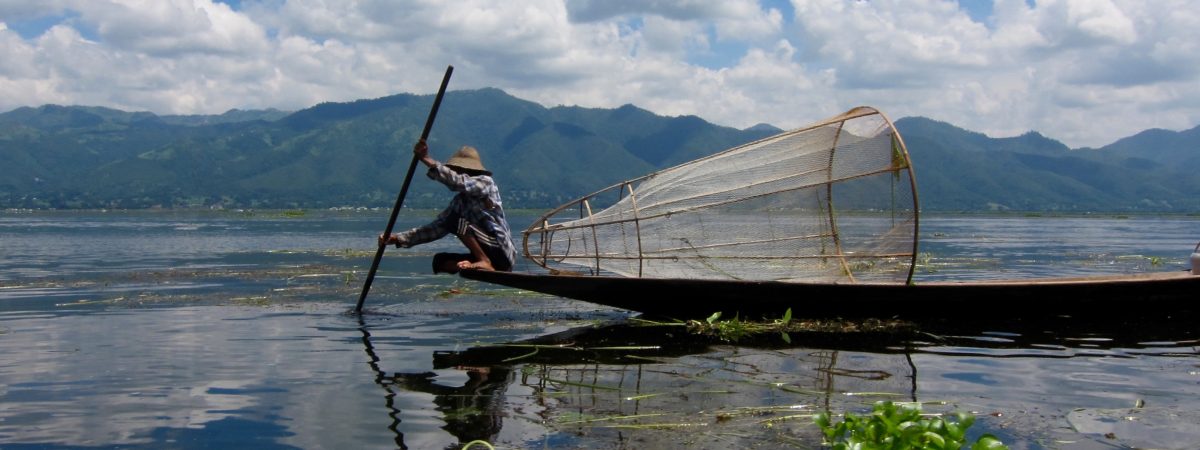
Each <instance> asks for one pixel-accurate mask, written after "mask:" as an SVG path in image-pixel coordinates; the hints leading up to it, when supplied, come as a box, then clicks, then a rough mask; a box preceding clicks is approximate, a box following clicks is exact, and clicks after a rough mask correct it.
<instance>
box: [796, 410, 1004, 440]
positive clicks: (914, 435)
mask: <svg viewBox="0 0 1200 450" xmlns="http://www.w3.org/2000/svg"><path fill="white" fill-rule="evenodd" d="M955 419H956V420H946V419H943V418H941V417H924V416H922V415H921V409H920V404H919V403H918V404H916V407H915V408H909V407H905V406H900V405H897V404H895V403H892V402H890V401H881V402H876V403H875V406H874V407H873V408H872V411H871V414H870V415H868V416H865V417H859V416H857V415H854V414H851V413H846V414H845V417H844V418H843V420H842V421H841V422H839V423H836V424H834V423H831V422H830V420H829V413H821V414H817V416H816V417H814V418H813V421H814V422H815V423H816V424H817V426H819V427H821V432H822V433H823V434H824V435H825V441H826V444H828V445H829V446H830V447H831V448H832V449H834V450H850V449H855V450H885V449H886V450H908V449H912V450H918V449H922V450H924V449H931V450H959V449H962V448H963V446H964V445H966V433H967V428H970V427H971V425H972V424H973V423H974V422H975V417H974V416H972V415H970V414H965V413H957V414H955ZM970 449H971V450H1001V449H1003V450H1008V446H1006V445H1004V443H1002V442H1000V440H999V439H997V438H996V437H995V436H992V435H991V434H984V435H983V436H980V437H979V439H978V440H976V441H975V443H974V444H971V446H970Z"/></svg>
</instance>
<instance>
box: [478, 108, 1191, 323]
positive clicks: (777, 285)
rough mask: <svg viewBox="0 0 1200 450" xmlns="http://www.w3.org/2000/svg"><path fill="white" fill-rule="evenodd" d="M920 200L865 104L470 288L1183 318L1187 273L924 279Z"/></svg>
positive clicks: (576, 228) (762, 305) (666, 305)
mask: <svg viewBox="0 0 1200 450" xmlns="http://www.w3.org/2000/svg"><path fill="white" fill-rule="evenodd" d="M918 212H919V204H918V201H917V189H916V180H915V177H914V175H913V170H912V166H911V162H910V160H909V156H908V151H907V149H906V148H905V146H904V142H903V140H902V139H901V137H900V134H899V132H897V131H896V129H895V127H894V126H893V125H892V123H891V121H890V120H888V119H887V118H886V117H884V115H883V114H882V113H880V112H879V111H877V110H875V109H872V108H867V107H860V108H855V109H852V110H850V111H847V112H846V113H843V114H841V115H838V116H836V117H832V118H830V119H827V120H824V121H821V122H819V123H816V124H814V125H811V126H808V127H804V128H801V129H798V130H793V131H788V132H785V133H781V134H779V135H776V136H772V137H769V138H766V139H763V140H760V141H756V142H752V143H749V144H745V145H742V146H739V147H735V148H733V149H729V150H726V151H723V152H720V153H717V154H714V155H711V156H708V157H704V158H700V159H697V160H694V161H691V162H687V163H684V164H681V165H678V166H675V167H672V168H669V169H665V170H662V171H659V172H655V173H652V174H650V175H647V176H644V177H641V178H636V179H633V180H629V181H625V182H622V183H618V184H616V185H613V186H611V187H609V188H606V189H603V190H600V191H598V192H596V193H593V194H590V195H587V196H585V197H583V198H580V199H578V200H575V201H572V202H569V203H567V204H566V205H563V206H561V207H559V208H556V209H554V210H552V211H550V212H549V213H547V214H545V215H544V216H542V217H541V218H539V219H538V220H536V221H535V222H534V223H533V225H531V226H530V227H529V228H528V229H526V230H524V232H523V235H524V239H523V249H524V254H525V256H526V257H527V258H529V259H530V260H531V261H533V262H534V263H535V264H537V265H538V266H540V267H541V268H544V269H545V270H546V271H545V272H543V273H497V272H478V271H464V272H462V276H464V277H466V278H470V279H474V280H479V281H485V282H489V283H495V284H501V285H506V286H510V287H516V288H520V289H526V290H531V291H537V292H543V293H548V294H553V295H558V296H562V297H567V298H572V299H578V300H584V301H588V302H592V303H597V304H603V305H608V306H614V307H619V308H624V309H629V310H633V311H639V312H643V313H650V314H655V315H666V316H675V317H682V316H703V315H708V314H711V313H713V312H716V311H722V312H724V313H726V314H729V315H732V314H733V313H740V314H742V315H743V316H745V315H757V314H771V315H779V314H782V313H783V312H784V311H785V310H786V309H788V308H791V309H792V311H793V314H796V315H801V316H807V317H818V316H840V317H860V316H876V317H893V316H900V317H904V318H918V317H947V316H957V315H964V314H975V313H976V311H975V310H974V309H973V307H968V306H967V305H968V304H970V305H976V304H978V303H968V302H978V301H1002V303H990V304H1002V305H1004V306H1003V307H1002V308H997V309H990V310H988V311H986V313H987V314H991V315H1005V314H1015V315H1028V314H1033V313H1036V314H1049V315H1054V314H1072V315H1086V314H1111V313H1113V312H1117V313H1119V314H1125V313H1127V312H1128V310H1129V307H1130V305H1131V304H1136V305H1137V306H1136V307H1137V308H1138V309H1139V310H1147V309H1149V310H1154V311H1158V312H1161V311H1175V310H1176V309H1177V308H1180V307H1184V306H1185V305H1182V304H1181V303H1183V301H1184V300H1190V299H1192V298H1194V297H1195V296H1196V293H1197V292H1200V276H1192V275H1190V274H1188V273H1187V272H1175V273H1144V274H1134V275H1107V276H1100V277H1074V278H1055V279H1023V280H1001V281H962V282H932V283H918V282H914V281H913V270H914V267H915V266H916V262H917V261H916V259H917V258H916V256H917V236H918V216H919V213H918Z"/></svg>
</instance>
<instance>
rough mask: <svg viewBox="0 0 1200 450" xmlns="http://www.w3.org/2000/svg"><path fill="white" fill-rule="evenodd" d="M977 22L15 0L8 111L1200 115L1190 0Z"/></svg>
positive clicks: (655, 8)
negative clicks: (405, 100) (372, 105)
mask: <svg viewBox="0 0 1200 450" xmlns="http://www.w3.org/2000/svg"><path fill="white" fill-rule="evenodd" d="M785 11H786V12H785ZM985 15H986V14H985ZM972 17H975V19H972ZM979 17H981V16H980V15H979V14H974V15H969V14H968V13H967V11H966V10H965V9H964V8H962V7H961V6H960V5H959V4H958V3H957V2H954V1H948V0H909V1H900V0H873V1H870V2H861V1H825V0H821V1H817V0H792V1H791V4H790V5H781V4H779V3H778V1H776V0H770V1H768V0H763V1H762V2H761V3H760V2H759V1H756V0H730V1H724V2H709V1H697V0H654V1H648V2H647V1H626V0H607V1H604V0H533V1H527V2H508V1H497V0H461V1H457V2H453V3H445V2H438V1H433V0H403V1H388V0H359V1H355V2H333V1H326V0H243V1H242V2H240V5H239V6H237V7H230V6H229V5H227V4H225V3H222V2H219V1H217V0H47V1H43V2H16V1H7V0H0V60H3V61H4V64H0V111H6V110H9V109H12V108H15V107H18V106H25V105H39V104H43V103H66V104H93V105H103V106H111V107H117V108H122V109H130V110H150V111H154V112H158V113H220V112H223V111H225V110H227V109H230V108H243V109H245V108H267V107H274V108H282V109H299V108H304V107H308V106H311V105H313V104H315V103H319V102H324V101H348V100H354V99H359V98H374V97H379V96H384V95H390V94H395V93H399V92H414V93H429V92H432V91H433V90H434V89H435V88H436V85H437V83H436V82H437V80H439V79H440V75H441V72H442V70H443V69H444V68H445V66H446V65H447V64H453V65H455V66H456V68H458V70H457V71H456V74H455V80H454V82H453V83H452V89H469V88H479V87H498V88H501V89H504V90H506V91H508V92H510V93H512V94H514V95H517V96H520V97H523V98H527V99H530V100H533V101H537V102H541V103H543V104H546V105H547V106H554V105H559V104H564V105H582V106H590V107H615V106H619V105H621V104H624V103H633V104H636V105H638V106H641V107H644V108H647V109H650V110H652V111H654V112H657V113H660V114H668V115H682V114H692V115H698V116H700V117H703V118H705V119H707V120H709V121H713V122H716V123H719V124H724V125H730V126H736V127H745V126H750V125H753V124H756V123H760V122H767V123H772V124H774V125H777V126H781V127H785V128H786V127H793V126H799V125H803V124H805V123H807V122H810V121H812V120H816V119H819V118H822V117H825V116H828V115H831V114H835V113H837V112H841V111H843V110H845V109H848V108H850V107H853V106H857V105H872V106H877V107H880V108H881V109H882V110H883V111H885V112H887V113H888V114H889V115H891V116H892V117H893V118H898V117H902V116H907V115H921V116H927V117H932V118H935V119H940V120H946V121H949V122H951V123H954V124H956V125H959V126H963V127H966V128H970V129H974V130H978V131H983V132H986V133H989V134H992V135H997V136H1006V135H1014V134H1020V133H1023V132H1025V131H1028V130H1038V131H1041V132H1042V133H1043V134H1046V135H1048V136H1051V137H1054V138H1057V139H1061V140H1063V141H1065V142H1066V143H1067V144H1068V145H1072V146H1083V145H1090V146H1095V145H1103V144H1106V143H1108V142H1111V141H1113V140H1115V139H1118V138H1120V137H1124V136H1127V135H1129V134H1132V133H1135V132H1137V131H1140V130H1142V129H1145V128H1151V127H1161V128H1170V129H1183V128H1190V127H1192V126H1195V125H1196V123H1197V121H1200V107H1197V106H1196V105H1197V104H1198V103H1197V102H1196V101H1195V100H1196V99H1197V97H1200V83H1197V78H1198V77H1200V61H1197V59H1200V48H1197V47H1198V46H1200V36H1198V34H1200V11H1198V10H1196V8H1194V7H1193V6H1191V3H1190V2H1188V1H1187V0H1163V1H1160V2H1154V3H1144V2H1140V1H1134V0H1039V1H1038V2H1036V3H1035V4H1031V3H1030V2H1027V1H1026V0H995V1H994V4H993V8H992V10H991V14H990V15H988V16H987V17H986V18H985V19H979ZM42 22H49V24H47V25H46V26H44V27H43V28H42V29H40V30H39V31H37V32H36V33H32V34H31V33H30V32H29V31H28V30H30V29H31V24H38V23H42ZM17 29H19V30H22V31H21V32H17V31H16V30H17ZM700 61H703V63H701V62H700Z"/></svg>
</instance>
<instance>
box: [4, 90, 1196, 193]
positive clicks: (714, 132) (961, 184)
mask: <svg viewBox="0 0 1200 450" xmlns="http://www.w3.org/2000/svg"><path fill="white" fill-rule="evenodd" d="M432 101H433V96H432V95H410V94H400V95H393V96H388V97H383V98H378V99H371V100H358V101H353V102H345V103H322V104H319V105H316V106H313V107H311V108H307V109H304V110H300V111H295V112H284V111H278V110H261V111H241V110H232V111H229V112H226V113H224V114H220V115H192V116H171V115H156V114H152V113H148V112H126V111H120V110H115V109H109V108H101V107H86V106H57V105H45V106H40V107H22V108H17V109H15V110H12V111H9V112H6V113H3V114H0V208H152V207H175V208H181V207H188V208H198V207H209V208H324V207H337V206H365V207H378V206H383V207H388V206H390V205H391V204H392V202H393V201H394V199H395V195H396V192H397V191H398V190H399V187H400V184H401V183H402V181H403V177H404V174H405V171H406V169H407V168H408V164H409V162H410V161H411V157H412V153H411V148H412V144H413V142H415V141H416V140H417V138H418V137H419V135H420V132H421V129H422V127H423V125H424V123H425V119H426V116H427V114H428V111H429V108H430V106H431V104H432ZM885 112H886V111H885ZM896 127H897V128H898V129H899V130H900V133H901V135H902V136H903V138H904V140H905V143H906V144H907V146H908V150H909V153H910V155H911V157H912V160H913V166H914V170H915V172H916V178H917V184H918V190H919V193H920V194H919V195H920V200H921V206H922V209H923V210H926V211H986V210H1018V211H1061V212H1185V213H1194V212H1197V211H1200V170H1198V169H1200V127H1197V128H1192V129H1190V130H1186V131H1181V132H1175V131H1169V130H1161V129H1152V130H1146V131H1143V132H1141V133H1138V134H1135V135H1133V136H1129V137H1127V138H1123V139H1120V140H1118V141H1116V142H1114V143H1112V144H1109V145H1106V146H1104V147H1101V148H1080V149H1071V148H1068V147H1067V146H1066V145H1063V144H1062V143H1061V142H1058V141H1055V140H1053V139H1050V138H1048V137H1045V136H1043V135H1041V134H1039V133H1037V132H1029V133H1026V134H1024V135H1021V136H1017V137H1008V138H991V137H988V136H986V135H984V134H981V133H977V132H973V131H969V130H965V129H962V128H959V127H956V126H954V125H952V124H948V123H945V122H939V121H934V120H931V119H927V118H923V117H905V118H902V119H899V120H897V121H896ZM779 131H781V130H779V129H778V128H775V127H773V126H770V125H765V124H760V125H756V126H754V127H750V128H747V129H744V130H739V129H735V128H730V127H723V126H718V125H714V124H711V123H708V122H706V121H704V120H703V119H700V118H698V117H695V116H678V117H665V116H659V115H656V114H654V113H651V112H649V111H646V110H644V109H641V108H638V107H636V106H634V105H624V106H621V107H619V108H613V109H608V108H582V107H574V106H558V107H552V108H547V107H544V106H541V105H539V104H537V103H533V102H530V101H526V100H522V99H519V98H516V97H513V96H511V95H508V94H507V93H505V92H503V91H500V90H498V89H490V88H488V89H479V90H464V91H452V92H449V93H447V94H446V96H445V98H444V101H443V103H442V105H441V108H440V110H439V115H438V117H437V119H436V122H435V125H434V128H433V132H432V134H431V136H430V147H431V149H432V153H433V154H434V156H435V157H437V158H439V159H441V160H445V159H446V158H448V157H449V155H450V154H451V153H453V152H454V151H455V150H456V149H457V148H458V147H459V146H461V145H464V144H469V145H472V146H475V147H477V148H479V149H480V151H481V153H482V154H483V160H484V164H485V165H486V166H487V167H488V168H489V169H490V170H491V171H493V172H494V173H495V177H496V179H497V181H498V182H499V184H500V186H501V189H502V193H503V196H504V201H505V206H506V207H509V208H547V207H553V206H557V205H559V204H561V203H564V202H566V201H569V200H571V199H574V198H577V197H579V196H581V195H584V194H587V193H589V192H592V191H595V190H598V189H600V188H603V187H607V186H609V185H612V184H614V183H616V182H619V181H621V180H624V179H628V178H633V177H636V176H640V175H643V174H646V173H649V172H652V171H654V170H657V169H661V168H665V167H669V166H672V165H675V164H678V163H681V162H685V161H688V160H691V159H695V158H697V157H701V156H704V155H708V154H711V153H714V152H717V151H720V150H723V149H726V148H729V147H733V146H736V145H738V144H741V143H745V142H749V141H752V140H757V139H760V138H763V137H766V136H769V135H772V134H775V133H778V132H779ZM423 180H424V178H423V177H421V178H420V179H418V180H415V181H414V185H413V186H412V188H411V189H410V191H409V194H408V198H407V199H406V201H405V205H406V206H410V207H415V208H436V207H440V206H443V205H444V204H445V202H446V200H447V199H448V198H449V195H450V193H449V192H448V191H446V190H445V189H444V188H441V187H440V186H437V185H434V184H432V183H429V182H427V181H424V182H423Z"/></svg>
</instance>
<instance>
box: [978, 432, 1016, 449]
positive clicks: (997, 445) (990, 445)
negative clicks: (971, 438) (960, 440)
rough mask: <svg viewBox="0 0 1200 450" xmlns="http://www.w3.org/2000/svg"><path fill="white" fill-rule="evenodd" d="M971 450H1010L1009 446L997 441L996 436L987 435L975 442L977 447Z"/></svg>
mask: <svg viewBox="0 0 1200 450" xmlns="http://www.w3.org/2000/svg"><path fill="white" fill-rule="evenodd" d="M971 450H1008V446H1007V445H1004V443H1003V442H1000V440H999V439H996V437H995V436H992V435H990V434H985V435H983V436H980V437H979V440H978V441H975V445H972V446H971Z"/></svg>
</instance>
